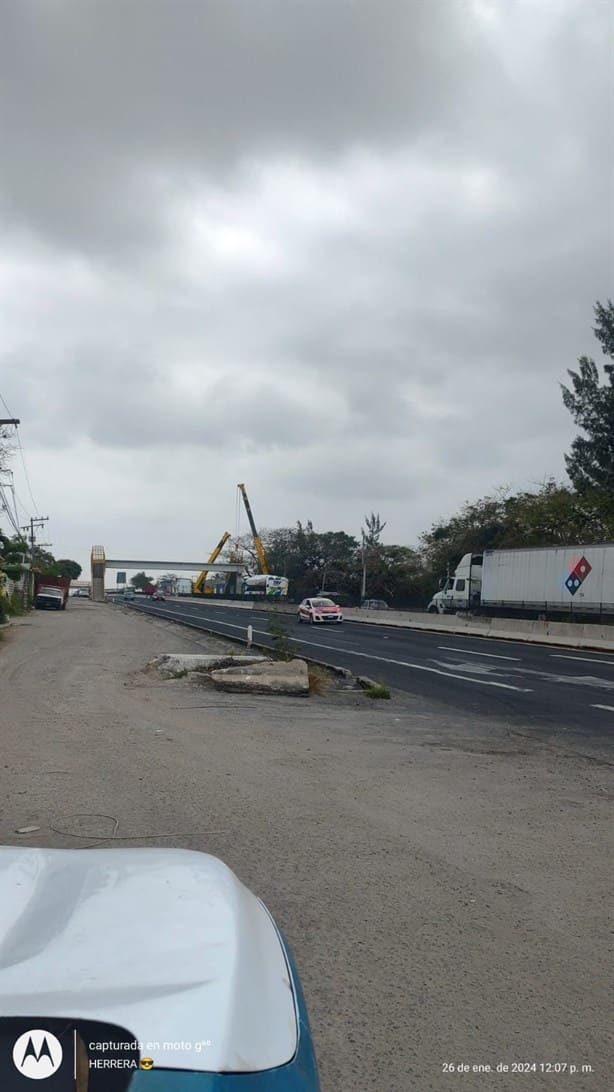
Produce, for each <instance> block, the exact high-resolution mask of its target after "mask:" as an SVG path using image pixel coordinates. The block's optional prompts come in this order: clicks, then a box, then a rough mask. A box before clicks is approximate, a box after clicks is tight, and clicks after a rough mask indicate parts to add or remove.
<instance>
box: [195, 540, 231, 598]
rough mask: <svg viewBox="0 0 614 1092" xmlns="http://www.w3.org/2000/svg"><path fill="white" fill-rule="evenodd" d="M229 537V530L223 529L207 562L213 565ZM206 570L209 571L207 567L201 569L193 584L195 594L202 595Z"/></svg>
mask: <svg viewBox="0 0 614 1092" xmlns="http://www.w3.org/2000/svg"><path fill="white" fill-rule="evenodd" d="M229 538H230V531H224V534H223V535H222V537H221V539H220V541H219V542H218V544H217V546H216V547H215V550H214V551H213V553H212V554H211V557H210V558H209V564H210V565H213V562H214V561H217V559H218V557H219V556H220V554H221V552H222V550H223V549H224V546H225V545H226V543H227V542H228V539H229ZM208 571H209V570H208V569H203V571H202V573H201V574H200V576H199V577H198V580H197V581H196V583H195V584H194V591H195V592H196V594H197V595H203V593H204V590H205V580H206V579H207V573H208Z"/></svg>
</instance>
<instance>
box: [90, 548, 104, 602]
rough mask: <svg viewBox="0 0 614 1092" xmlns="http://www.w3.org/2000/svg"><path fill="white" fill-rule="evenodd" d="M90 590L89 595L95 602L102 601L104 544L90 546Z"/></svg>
mask: <svg viewBox="0 0 614 1092" xmlns="http://www.w3.org/2000/svg"><path fill="white" fill-rule="evenodd" d="M91 561H92V590H91V597H92V599H93V600H94V602H95V603H104V574H105V568H106V558H105V555H104V546H92V558H91Z"/></svg>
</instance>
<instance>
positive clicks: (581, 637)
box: [344, 608, 614, 652]
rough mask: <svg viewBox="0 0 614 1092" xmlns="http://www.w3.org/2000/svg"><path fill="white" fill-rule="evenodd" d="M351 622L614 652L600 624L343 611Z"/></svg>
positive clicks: (609, 633)
mask: <svg viewBox="0 0 614 1092" xmlns="http://www.w3.org/2000/svg"><path fill="white" fill-rule="evenodd" d="M344 614H345V616H346V618H347V619H348V620H349V621H352V622H365V623H369V624H370V625H379V626H389V627H390V626H392V627H397V628H400V629H417V630H424V631H427V632H431V633H444V634H445V633H450V634H452V633H457V634H462V635H465V636H469V635H472V636H475V637H492V638H496V640H498V641H505V640H507V641H524V642H526V643H528V644H544V645H554V646H557V647H559V648H584V649H591V650H592V651H596V652H598V651H602V652H613V651H614V626H608V625H604V624H602V623H598V622H597V623H584V624H580V623H577V622H539V621H532V620H530V619H524V618H483V617H476V618H462V617H459V616H458V615H453V614H418V613H417V612H414V611H391V610H388V611H363V610H360V609H358V608H354V609H352V608H350V609H347V610H345V611H344Z"/></svg>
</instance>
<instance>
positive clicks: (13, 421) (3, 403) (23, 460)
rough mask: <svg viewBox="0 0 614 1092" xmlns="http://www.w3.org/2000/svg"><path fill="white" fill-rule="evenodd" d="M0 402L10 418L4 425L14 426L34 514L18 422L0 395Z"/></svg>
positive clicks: (32, 496)
mask: <svg viewBox="0 0 614 1092" xmlns="http://www.w3.org/2000/svg"><path fill="white" fill-rule="evenodd" d="M0 402H2V405H3V406H4V408H5V410H6V412H7V413H8V414H9V415H10V417H11V421H10V422H8V421H7V422H6V424H9V423H10V424H14V425H15V435H16V436H17V447H18V448H19V456H20V458H21V465H22V466H23V473H24V477H25V479H26V485H27V487H28V493H29V494H30V500H31V501H32V506H33V508H34V511H35V512H36V511H37V509H38V505H37V503H36V501H35V500H34V493H33V492H32V486H31V484H30V476H29V474H28V468H27V466H26V459H25V455H24V452H23V447H22V446H21V437H20V435H19V432H18V431H17V425H18V424H19V423H20V422H19V420H18V419H17V418H16V417H13V415H12V413H11V411H10V409H9V407H8V406H7V404H6V401H5V400H4V398H3V397H2V395H1V394H0ZM0 423H1V422H0Z"/></svg>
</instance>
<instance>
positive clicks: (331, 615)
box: [298, 596, 343, 625]
mask: <svg viewBox="0 0 614 1092" xmlns="http://www.w3.org/2000/svg"><path fill="white" fill-rule="evenodd" d="M298 620H299V622H311V624H312V625H313V624H314V623H316V622H323V623H325V622H342V621H343V614H342V613H341V607H339V606H337V604H336V603H333V601H332V599H325V598H323V597H321V596H315V597H314V598H313V599H303V602H302V603H301V605H300V607H299V608H298Z"/></svg>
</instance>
